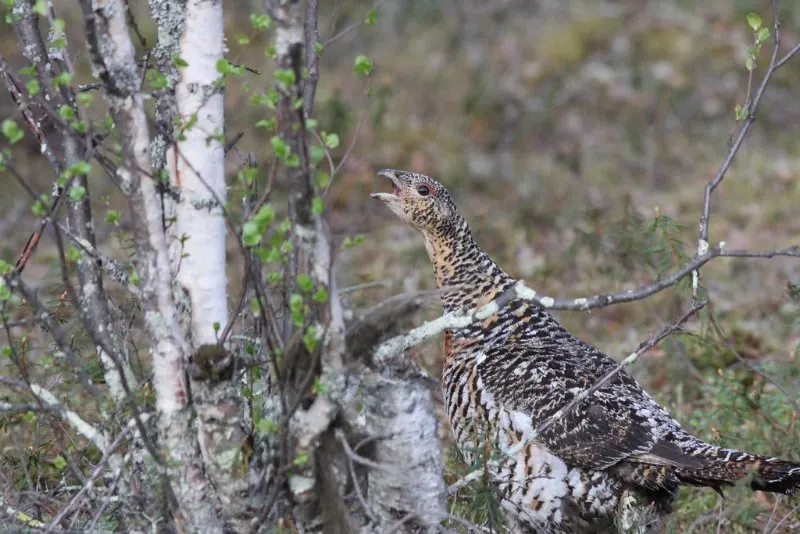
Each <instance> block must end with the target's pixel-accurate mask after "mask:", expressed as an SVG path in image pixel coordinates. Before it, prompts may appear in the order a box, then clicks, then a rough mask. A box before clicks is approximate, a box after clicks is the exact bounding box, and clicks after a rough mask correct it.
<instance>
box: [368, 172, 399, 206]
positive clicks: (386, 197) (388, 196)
mask: <svg viewBox="0 0 800 534" xmlns="http://www.w3.org/2000/svg"><path fill="white" fill-rule="evenodd" d="M378 176H385V177H387V178H388V179H390V180H391V181H392V186H393V187H394V188H393V190H392V192H391V193H370V195H369V196H371V197H372V198H377V199H378V200H382V201H384V202H389V201H390V200H397V199H398V198H400V180H399V179H398V178H397V175H396V174H395V171H393V170H392V169H383V170H382V171H378Z"/></svg>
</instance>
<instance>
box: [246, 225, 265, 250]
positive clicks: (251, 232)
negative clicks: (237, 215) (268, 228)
mask: <svg viewBox="0 0 800 534" xmlns="http://www.w3.org/2000/svg"><path fill="white" fill-rule="evenodd" d="M242 241H244V244H245V245H246V246H248V247H254V246H256V245H258V244H259V243H261V232H260V231H259V228H258V223H256V222H255V221H247V222H246V223H244V224H243V225H242Z"/></svg>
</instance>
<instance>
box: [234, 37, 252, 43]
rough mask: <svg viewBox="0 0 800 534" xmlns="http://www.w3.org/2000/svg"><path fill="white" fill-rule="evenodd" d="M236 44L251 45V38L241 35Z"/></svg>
mask: <svg viewBox="0 0 800 534" xmlns="http://www.w3.org/2000/svg"><path fill="white" fill-rule="evenodd" d="M236 42H238V43H239V44H240V45H247V44H250V38H249V37H248V36H246V35H240V36H239V37H237V38H236Z"/></svg>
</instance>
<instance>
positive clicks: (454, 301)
mask: <svg viewBox="0 0 800 534" xmlns="http://www.w3.org/2000/svg"><path fill="white" fill-rule="evenodd" d="M423 235H424V237H425V249H426V250H427V251H428V255H429V256H430V258H431V262H432V263H433V272H434V275H435V276H436V286H437V287H438V288H439V289H442V290H443V292H442V296H441V300H442V307H444V310H445V311H446V312H450V311H454V310H456V309H459V308H461V309H467V310H469V309H472V308H475V307H479V306H482V305H484V304H486V303H487V302H490V301H491V300H493V299H494V298H495V297H497V296H498V295H499V294H500V293H502V291H503V290H505V289H506V288H508V287H509V286H510V285H511V284H513V283H514V281H515V280H514V279H513V278H511V277H510V276H509V275H508V274H506V273H505V272H504V271H503V270H502V269H501V268H500V266H498V265H497V264H496V263H495V262H494V260H492V258H490V257H489V255H488V254H486V253H485V252H484V251H483V250H481V248H480V247H479V246H478V244H477V243H476V242H475V239H474V238H473V237H472V232H471V231H470V229H469V226H468V225H467V223H466V221H464V220H463V219H462V218H459V220H458V221H456V222H455V224H453V225H452V226H451V227H450V228H449V230H448V231H444V232H438V233H435V234H432V233H423Z"/></svg>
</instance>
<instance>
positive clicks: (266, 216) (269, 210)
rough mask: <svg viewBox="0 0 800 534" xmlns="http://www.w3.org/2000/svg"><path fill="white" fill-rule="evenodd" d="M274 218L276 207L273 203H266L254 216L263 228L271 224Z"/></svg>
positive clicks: (254, 219)
mask: <svg viewBox="0 0 800 534" xmlns="http://www.w3.org/2000/svg"><path fill="white" fill-rule="evenodd" d="M274 220H275V208H273V207H272V204H264V205H263V206H261V208H260V209H259V210H258V212H256V214H255V215H254V216H253V221H255V222H256V223H257V224H258V225H259V226H260V227H261V228H262V230H265V229H266V228H267V227H268V226H271V225H272V222H273V221H274Z"/></svg>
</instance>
